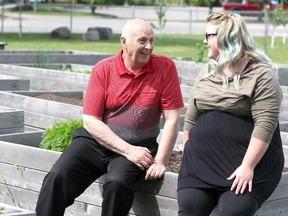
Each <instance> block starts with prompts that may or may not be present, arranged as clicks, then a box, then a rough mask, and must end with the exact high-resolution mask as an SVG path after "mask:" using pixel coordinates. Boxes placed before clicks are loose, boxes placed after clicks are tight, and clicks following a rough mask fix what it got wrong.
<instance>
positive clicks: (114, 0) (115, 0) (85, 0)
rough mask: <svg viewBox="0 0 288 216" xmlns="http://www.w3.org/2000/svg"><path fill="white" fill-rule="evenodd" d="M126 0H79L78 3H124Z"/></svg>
mask: <svg viewBox="0 0 288 216" xmlns="http://www.w3.org/2000/svg"><path fill="white" fill-rule="evenodd" d="M124 2H125V0H77V3H78V4H95V5H123V4H124Z"/></svg>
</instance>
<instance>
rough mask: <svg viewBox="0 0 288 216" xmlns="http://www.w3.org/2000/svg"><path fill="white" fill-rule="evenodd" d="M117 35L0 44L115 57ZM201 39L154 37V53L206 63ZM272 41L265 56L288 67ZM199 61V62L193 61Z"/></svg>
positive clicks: (282, 49)
mask: <svg viewBox="0 0 288 216" xmlns="http://www.w3.org/2000/svg"><path fill="white" fill-rule="evenodd" d="M119 37H120V35H119V34H114V36H113V38H112V39H111V40H102V41H98V42H87V41H83V40H82V34H73V35H72V37H71V38H70V39H67V40H60V39H51V37H50V34H49V33H43V34H41V33H24V34H23V35H22V38H19V35H18V34H17V33H4V34H3V35H0V41H4V42H6V43H8V45H6V47H5V50H8V51H9V50H37V51H45V50H80V51H88V52H98V53H109V54H116V53H118V52H119V50H120V49H121V47H120V43H119ZM255 40H256V42H257V44H258V47H259V48H260V49H262V50H264V38H262V37H256V38H255ZM202 41H203V36H202V35H193V36H192V37H189V36H188V35H176V34H175V35H170V34H169V35H162V36H160V35H155V48H154V53H158V54H163V55H167V56H169V57H171V58H173V59H183V60H194V61H204V62H205V61H206V60H207V58H206V55H207V49H206V47H205V45H204V44H203V43H202ZM270 42H271V38H268V40H267V46H266V47H267V53H268V55H269V57H270V58H271V59H272V60H273V61H274V62H275V63H278V64H288V59H287V56H288V44H287V43H286V44H282V38H276V40H275V45H274V48H273V49H271V47H270ZM196 59H198V60H196Z"/></svg>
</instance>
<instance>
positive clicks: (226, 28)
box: [207, 11, 277, 88]
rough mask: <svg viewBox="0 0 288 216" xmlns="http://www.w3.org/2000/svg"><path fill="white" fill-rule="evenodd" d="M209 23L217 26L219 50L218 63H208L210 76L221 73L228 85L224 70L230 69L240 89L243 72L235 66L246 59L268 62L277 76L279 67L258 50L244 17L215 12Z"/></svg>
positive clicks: (209, 17)
mask: <svg viewBox="0 0 288 216" xmlns="http://www.w3.org/2000/svg"><path fill="white" fill-rule="evenodd" d="M207 22H209V23H211V24H212V25H215V26H216V32H217V45H218V49H219V58H218V60H217V62H216V61H215V60H212V59H211V60H209V62H208V68H207V70H208V74H211V73H215V72H216V73H220V74H221V75H222V80H223V84H224V85H227V84H228V79H227V77H226V76H225V74H224V71H223V70H224V68H226V67H229V68H230V69H232V70H233V72H234V73H235V76H234V84H235V86H236V88H238V87H239V80H240V75H241V71H237V70H235V66H236V64H237V62H239V60H241V59H243V58H245V57H248V58H251V59H255V60H259V61H263V62H266V63H267V64H268V65H270V67H271V69H272V70H273V71H274V72H275V73H276V74H277V67H276V66H275V65H274V64H273V63H272V62H271V60H270V58H269V57H268V56H267V55H266V54H265V53H264V52H263V51H261V50H259V49H257V47H256V43H255V41H254V40H253V38H252V37H251V35H250V34H249V32H248V30H247V27H246V23H245V21H244V19H243V17H242V16H240V15H239V14H235V13H230V12H226V11H224V12H214V13H211V14H210V15H209V16H208V18H207Z"/></svg>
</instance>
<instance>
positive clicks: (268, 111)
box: [184, 60, 282, 144]
mask: <svg viewBox="0 0 288 216" xmlns="http://www.w3.org/2000/svg"><path fill="white" fill-rule="evenodd" d="M233 80H234V79H233V78H231V79H230V78H229V82H228V86H223V85H222V79H221V75H220V74H212V75H210V76H207V72H206V69H203V70H201V71H200V72H199V74H198V77H197V79H196V81H195V83H194V86H193V91H192V96H191V100H190V102H189V106H188V109H187V112H186V116H185V123H184V130H187V131H189V130H190V129H191V128H192V127H193V125H195V124H196V121H197V117H198V116H199V115H200V114H201V113H206V112H209V111H211V110H217V111H223V112H229V113H231V114H233V115H236V116H252V118H253V120H254V123H255V126H254V130H253V133H252V137H255V138H258V139H260V140H262V141H264V142H266V143H268V144H269V143H270V141H271V138H272V135H273V133H274V130H275V129H276V127H277V125H278V118H279V112H280V105H281V100H282V91H281V87H280V85H279V82H278V79H277V76H276V75H275V74H274V72H273V71H272V70H271V68H270V66H269V65H267V64H266V63H263V62H259V61H257V62H256V61H253V60H250V62H249V63H248V64H247V66H246V68H245V69H244V70H243V72H242V73H241V77H240V84H239V89H238V90H237V89H236V87H235V85H234V82H233ZM239 132H240V131H239Z"/></svg>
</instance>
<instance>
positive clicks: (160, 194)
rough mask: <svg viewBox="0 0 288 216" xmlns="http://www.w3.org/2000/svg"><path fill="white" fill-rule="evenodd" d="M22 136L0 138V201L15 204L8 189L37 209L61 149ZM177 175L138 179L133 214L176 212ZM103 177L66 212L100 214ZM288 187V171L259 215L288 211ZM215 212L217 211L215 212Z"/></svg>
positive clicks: (16, 200) (19, 203) (170, 215)
mask: <svg viewBox="0 0 288 216" xmlns="http://www.w3.org/2000/svg"><path fill="white" fill-rule="evenodd" d="M34 135H35V134H34ZM24 136H29V134H26V135H24ZM3 137H5V136H3ZM21 139H22V140H26V145H24V144H16V143H13V142H6V141H0V148H1V151H0V169H1V170H2V171H1V176H2V178H0V190H1V191H2V192H3V193H2V194H1V195H0V202H3V203H6V204H9V205H13V202H12V199H11V196H8V193H11V194H12V197H13V199H14V203H16V204H17V206H21V208H25V209H29V210H31V211H34V210H35V205H36V201H37V198H38V195H39V191H40V187H41V183H42V180H43V178H44V176H45V175H46V173H47V172H48V171H49V170H50V169H51V167H52V165H53V164H54V163H55V161H56V160H57V159H58V157H59V156H60V154H61V153H60V152H54V151H49V150H44V149H40V148H36V147H33V146H37V145H39V144H38V143H37V142H35V143H33V142H31V143H27V140H29V139H28V138H23V137H22V138H21ZM21 139H19V138H17V140H18V141H17V142H18V143H20V140H21ZM0 140H1V137H0ZM10 141H13V140H12V139H10ZM29 144H30V146H29ZM177 177H178V174H176V173H171V172H167V173H166V174H165V176H164V178H163V179H161V180H156V181H145V180H144V179H142V180H141V181H139V182H138V184H137V185H136V194H135V200H134V203H133V207H132V209H131V211H130V215H141V216H151V215H153V216H154V215H162V216H175V215H177V209H178V206H177V193H176V190H177ZM104 178H105V176H103V177H101V178H100V179H98V180H97V181H95V182H94V183H93V184H92V185H91V186H90V187H88V188H87V190H86V191H85V192H84V193H83V194H82V195H81V196H79V197H78V198H77V199H76V201H75V203H74V204H73V205H72V206H70V207H69V208H67V210H66V213H67V215H87V216H90V215H91V216H92V215H100V212H101V202H102V195H101V194H102V187H103V181H104ZM287 190H288V173H283V176H282V180H281V182H280V184H279V186H278V187H277V189H276V190H275V192H274V193H273V195H272V196H271V197H270V198H269V199H268V200H267V201H266V202H265V203H264V204H263V206H262V207H261V209H259V211H258V213H257V215H258V216H268V215H269V216H271V215H286V214H288V206H287V202H288V194H287ZM281 212H282V213H281ZM212 215H213V216H216V215H217V214H216V213H215V212H214V213H213V214H211V216H212Z"/></svg>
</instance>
